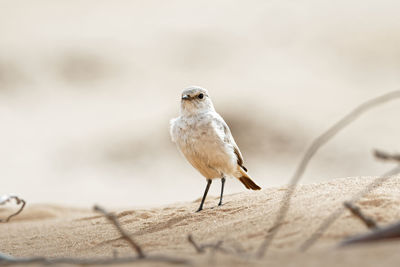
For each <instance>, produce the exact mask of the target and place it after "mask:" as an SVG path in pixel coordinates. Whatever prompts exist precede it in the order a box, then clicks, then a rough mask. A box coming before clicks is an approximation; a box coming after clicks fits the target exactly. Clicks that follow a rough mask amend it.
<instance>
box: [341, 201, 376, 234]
mask: <svg viewBox="0 0 400 267" xmlns="http://www.w3.org/2000/svg"><path fill="white" fill-rule="evenodd" d="M343 206H345V207H346V208H347V209H348V210H350V212H351V213H352V214H353V215H354V216H356V217H357V218H359V219H360V220H361V221H362V222H363V223H364V224H365V225H366V226H367V227H368V228H369V229H376V228H378V225H377V223H376V222H375V220H374V219H372V218H371V217H368V216H367V215H365V214H364V213H363V212H362V211H361V209H360V208H359V207H357V206H356V205H354V204H353V203H351V202H350V201H345V202H344V203H343Z"/></svg>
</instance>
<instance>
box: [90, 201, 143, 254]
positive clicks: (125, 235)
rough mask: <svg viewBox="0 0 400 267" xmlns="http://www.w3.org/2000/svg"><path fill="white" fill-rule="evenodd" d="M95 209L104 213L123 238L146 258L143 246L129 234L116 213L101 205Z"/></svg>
mask: <svg viewBox="0 0 400 267" xmlns="http://www.w3.org/2000/svg"><path fill="white" fill-rule="evenodd" d="M93 209H94V210H95V211H97V212H100V213H102V214H103V215H104V216H105V217H106V218H107V219H108V220H109V221H110V222H111V223H112V224H113V225H114V226H115V228H117V230H118V232H119V233H120V234H121V236H122V238H123V239H125V240H126V241H127V242H128V243H129V245H131V247H132V248H133V249H134V250H135V251H136V252H137V254H138V257H139V258H144V257H145V255H144V253H143V250H142V248H141V247H140V246H139V245H138V244H137V243H136V242H135V241H134V240H133V239H132V238H131V237H130V236H129V234H128V233H127V232H126V231H125V230H124V229H123V228H122V227H121V224H120V223H119V221H118V219H117V217H115V215H114V214H112V213H110V212H107V211H106V210H105V209H104V208H102V207H99V206H97V205H96V206H94V207H93Z"/></svg>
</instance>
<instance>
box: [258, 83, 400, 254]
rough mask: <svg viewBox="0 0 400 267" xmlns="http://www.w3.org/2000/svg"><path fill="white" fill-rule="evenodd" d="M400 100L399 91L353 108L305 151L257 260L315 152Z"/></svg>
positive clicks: (259, 250)
mask: <svg viewBox="0 0 400 267" xmlns="http://www.w3.org/2000/svg"><path fill="white" fill-rule="evenodd" d="M397 98H400V90H396V91H393V92H390V93H387V94H384V95H382V96H379V97H376V98H373V99H371V100H369V101H367V102H365V103H363V104H361V105H360V106H358V107H357V108H355V109H354V110H353V111H351V112H350V113H349V114H348V115H346V116H345V117H344V118H342V119H341V120H340V121H338V122H337V123H335V124H334V125H333V126H332V127H330V128H329V129H328V130H327V131H326V132H324V133H323V134H322V135H320V136H319V137H318V138H316V139H315V140H314V141H313V142H312V144H311V145H310V147H309V148H308V149H307V151H306V153H305V155H304V156H303V158H302V160H301V161H300V164H299V165H298V167H297V169H296V171H295V173H294V175H293V176H292V178H291V180H290V183H289V188H288V190H287V191H286V193H285V195H284V197H283V199H282V201H281V207H280V209H279V212H278V216H277V218H276V220H275V222H274V224H273V225H274V226H273V229H274V230H273V231H272V232H271V233H270V234H268V235H267V236H266V238H265V240H264V242H263V243H262V244H261V245H260V247H259V249H258V252H257V256H258V257H259V258H261V257H263V256H264V255H265V254H266V252H267V250H268V248H269V246H270V244H271V243H272V241H273V239H274V238H275V236H276V234H277V233H278V231H279V229H280V227H281V225H282V224H281V223H282V221H283V220H284V219H285V217H286V214H287V212H288V210H289V207H290V200H291V197H292V195H293V193H294V190H295V189H296V186H297V183H298V182H299V180H300V178H301V177H302V175H303V174H304V172H305V170H306V168H307V166H308V163H309V162H310V160H311V159H312V158H313V156H314V155H315V154H316V153H317V151H318V150H319V149H320V148H321V147H322V146H323V145H325V144H326V143H327V142H328V141H329V140H330V139H332V138H333V137H334V136H335V135H336V134H338V133H339V132H340V131H341V130H343V129H344V128H345V127H346V126H348V125H349V124H351V123H352V122H353V121H354V120H356V119H357V118H358V117H360V116H361V115H362V114H364V113H365V112H366V111H368V110H370V109H372V108H374V107H377V106H379V105H382V104H385V103H387V102H388V101H391V100H394V99H397Z"/></svg>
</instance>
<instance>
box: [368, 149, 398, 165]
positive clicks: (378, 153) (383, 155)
mask: <svg viewBox="0 0 400 267" xmlns="http://www.w3.org/2000/svg"><path fill="white" fill-rule="evenodd" d="M374 155H375V157H376V158H377V159H381V160H388V161H389V160H390V161H397V162H398V163H399V164H400V154H389V153H387V152H384V151H381V150H375V151H374Z"/></svg>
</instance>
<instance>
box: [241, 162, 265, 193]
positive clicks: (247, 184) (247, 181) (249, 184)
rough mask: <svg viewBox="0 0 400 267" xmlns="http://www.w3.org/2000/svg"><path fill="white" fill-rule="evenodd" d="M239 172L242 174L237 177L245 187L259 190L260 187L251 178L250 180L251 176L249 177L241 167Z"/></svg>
mask: <svg viewBox="0 0 400 267" xmlns="http://www.w3.org/2000/svg"><path fill="white" fill-rule="evenodd" d="M239 170H240V173H241V174H242V175H243V176H241V177H240V178H239V180H240V181H241V182H242V183H243V184H244V186H245V187H246V188H247V189H253V190H260V189H261V187H259V186H258V185H257V184H256V183H255V182H253V180H251V178H250V177H249V175H248V174H247V173H246V172H244V170H243V169H242V168H240V167H239Z"/></svg>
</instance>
